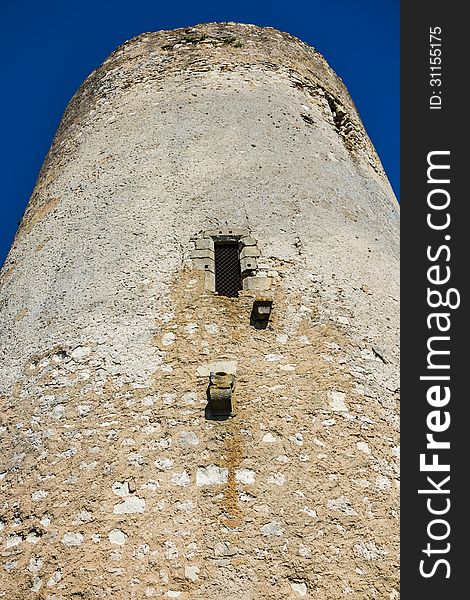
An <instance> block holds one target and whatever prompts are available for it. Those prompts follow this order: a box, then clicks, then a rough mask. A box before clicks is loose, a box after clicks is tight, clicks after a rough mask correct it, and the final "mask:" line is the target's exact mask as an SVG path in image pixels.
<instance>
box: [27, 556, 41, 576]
mask: <svg viewBox="0 0 470 600" xmlns="http://www.w3.org/2000/svg"><path fill="white" fill-rule="evenodd" d="M43 564H44V560H43V559H42V558H41V557H38V558H35V557H32V558H30V559H29V562H28V571H29V572H30V573H39V571H40V570H41V569H42V566H43Z"/></svg>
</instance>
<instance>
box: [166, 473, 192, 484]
mask: <svg viewBox="0 0 470 600" xmlns="http://www.w3.org/2000/svg"><path fill="white" fill-rule="evenodd" d="M170 481H171V483H173V484H174V485H179V486H180V487H187V486H188V485H189V484H190V483H191V478H190V476H189V473H188V472H187V471H183V472H182V473H175V474H174V475H173V477H172V478H171V479H170Z"/></svg>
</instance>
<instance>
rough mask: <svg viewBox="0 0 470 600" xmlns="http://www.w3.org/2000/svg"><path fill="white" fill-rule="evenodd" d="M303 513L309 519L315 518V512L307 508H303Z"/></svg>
mask: <svg viewBox="0 0 470 600" xmlns="http://www.w3.org/2000/svg"><path fill="white" fill-rule="evenodd" d="M304 513H305V514H306V515H308V516H309V517H316V516H317V511H316V510H312V509H311V508H309V507H308V506H304Z"/></svg>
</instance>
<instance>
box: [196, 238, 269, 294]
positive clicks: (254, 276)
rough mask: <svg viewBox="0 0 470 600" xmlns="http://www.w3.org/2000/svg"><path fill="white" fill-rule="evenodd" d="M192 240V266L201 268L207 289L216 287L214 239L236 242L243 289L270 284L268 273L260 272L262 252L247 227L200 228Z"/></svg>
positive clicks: (256, 288) (266, 286)
mask: <svg viewBox="0 0 470 600" xmlns="http://www.w3.org/2000/svg"><path fill="white" fill-rule="evenodd" d="M191 241H192V242H193V244H194V247H193V249H192V250H191V264H192V268H193V269H196V270H197V271H204V288H205V289H206V290H208V291H210V292H214V293H215V292H216V289H215V249H214V248H215V243H217V242H237V243H238V250H239V256H240V271H241V275H242V290H259V291H264V290H268V289H270V287H271V277H269V276H267V275H266V272H260V269H259V259H260V258H261V252H260V250H259V248H258V241H257V240H256V239H255V238H254V237H252V235H251V232H250V231H249V230H248V229H238V228H235V227H219V228H218V229H209V230H206V231H202V232H201V233H200V234H199V235H197V236H195V237H194V238H192V240H191Z"/></svg>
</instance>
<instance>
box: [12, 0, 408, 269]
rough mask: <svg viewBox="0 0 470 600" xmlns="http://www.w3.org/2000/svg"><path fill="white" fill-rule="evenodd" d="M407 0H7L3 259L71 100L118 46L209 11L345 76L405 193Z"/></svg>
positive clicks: (200, 18) (199, 19)
mask: <svg viewBox="0 0 470 600" xmlns="http://www.w3.org/2000/svg"><path fill="white" fill-rule="evenodd" d="M399 5H400V3H399V0H321V1H320V0H304V1H297V2H296V1H295V0H292V1H290V2H285V1H284V2H282V3H281V2H279V1H274V0H273V1H271V2H269V1H259V2H256V1H254V0H253V1H251V2H247V1H246V0H233V1H232V2H223V0H219V2H213V1H212V0H198V1H194V0H193V1H192V2H190V1H187V0H179V1H177V2H167V1H166V2H161V1H159V0H153V1H151V0H132V1H129V0H126V1H124V0H81V1H80V2H72V1H69V2H65V1H63V0H40V1H38V0H0V23H1V25H0V44H1V46H2V59H3V60H2V93H1V94H0V115H1V118H2V120H3V124H2V125H3V126H2V134H3V135H2V138H3V143H2V144H1V149H0V153H1V157H0V169H1V181H2V193H1V195H0V216H1V218H0V265H1V264H3V262H4V259H5V257H6V254H7V252H8V250H9V248H10V245H11V242H12V240H13V237H14V235H15V232H16V229H17V226H18V221H19V219H20V218H21V216H22V214H23V212H24V209H25V207H26V204H27V202H28V200H29V197H30V195H31V192H32V189H33V187H34V183H35V181H36V178H37V176H38V173H39V169H40V168H41V164H42V162H43V160H44V157H45V155H46V153H47V150H48V148H49V146H50V144H51V141H52V138H53V136H54V132H55V130H56V129H57V126H58V124H59V121H60V118H61V116H62V113H63V111H64V110H65V107H66V105H67V103H68V102H69V100H70V98H71V97H72V95H73V94H74V93H75V91H76V90H77V88H78V87H79V85H80V84H81V83H82V82H83V80H84V79H85V78H86V77H87V76H88V75H89V73H90V72H91V71H92V70H93V69H95V68H96V67H97V66H99V65H100V64H101V63H102V62H103V60H104V59H105V58H106V56H107V55H108V54H109V53H110V52H112V51H113V50H114V49H115V48H116V46H118V45H119V44H121V43H122V42H124V41H125V40H127V39H129V38H131V37H133V36H135V35H138V34H139V33H142V32H144V31H157V30H159V29H173V28H175V27H184V26H187V25H194V24H196V23H203V22H209V21H240V22H243V23H254V24H256V25H265V26H268V25H269V26H272V27H276V28H278V29H281V30H283V31H288V32H289V33H291V34H293V35H295V36H297V37H299V38H301V39H302V40H304V41H305V42H307V43H309V44H310V45H312V46H314V47H315V48H316V49H317V50H319V51H320V52H321V53H322V54H323V56H324V57H325V58H326V59H327V60H328V62H329V63H330V65H331V66H332V67H333V69H334V70H335V71H336V72H337V73H338V75H339V76H340V77H341V78H342V79H343V81H344V82H345V84H346V86H347V87H348V89H349V92H350V94H351V96H352V98H353V100H354V102H355V103H356V106H357V107H358V109H359V112H360V114H361V117H362V120H363V122H364V124H365V126H366V129H367V132H368V134H369V136H370V138H371V139H372V142H373V143H374V145H375V147H376V149H377V151H378V153H379V156H380V158H381V160H382V163H383V165H384V167H385V170H386V172H387V175H388V177H389V179H390V181H391V183H392V186H393V188H394V190H395V193H396V194H397V196H398V194H399V92H400V90H399V43H400V31H399Z"/></svg>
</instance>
